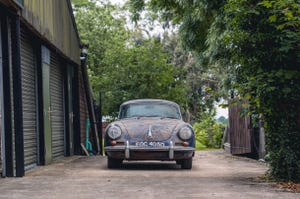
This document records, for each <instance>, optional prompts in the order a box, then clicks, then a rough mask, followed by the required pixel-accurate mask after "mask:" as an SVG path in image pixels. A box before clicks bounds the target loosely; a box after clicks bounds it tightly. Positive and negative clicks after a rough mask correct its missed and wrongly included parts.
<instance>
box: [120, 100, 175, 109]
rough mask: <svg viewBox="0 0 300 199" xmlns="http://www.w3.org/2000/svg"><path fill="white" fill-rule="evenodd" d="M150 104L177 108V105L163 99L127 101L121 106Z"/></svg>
mask: <svg viewBox="0 0 300 199" xmlns="http://www.w3.org/2000/svg"><path fill="white" fill-rule="evenodd" d="M152 102H155V103H157V102H159V103H163V104H168V105H172V106H176V107H178V108H179V105H178V104H177V103H175V102H172V101H169V100H163V99H136V100H129V101H127V102H124V103H123V104H121V106H126V105H128V104H141V103H152Z"/></svg>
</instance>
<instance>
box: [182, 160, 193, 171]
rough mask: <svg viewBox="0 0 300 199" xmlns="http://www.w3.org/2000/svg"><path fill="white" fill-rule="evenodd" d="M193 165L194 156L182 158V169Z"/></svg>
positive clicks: (190, 167)
mask: <svg viewBox="0 0 300 199" xmlns="http://www.w3.org/2000/svg"><path fill="white" fill-rule="evenodd" d="M192 167H193V159H192V158H189V159H185V160H182V162H181V169H192Z"/></svg>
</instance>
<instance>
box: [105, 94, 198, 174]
mask: <svg viewBox="0 0 300 199" xmlns="http://www.w3.org/2000/svg"><path fill="white" fill-rule="evenodd" d="M105 132H106V133H105V153H106V155H107V167H108V168H115V167H119V166H120V164H121V163H122V162H123V160H160V161H164V160H166V161H176V163H177V164H179V165H181V168H182V169H191V168H192V161H193V159H192V158H193V156H194V151H195V148H194V147H195V138H194V131H193V128H192V127H191V125H189V124H187V123H185V122H184V121H183V120H182V116H181V113H180V107H179V105H178V104H176V103H174V102H171V101H167V100H155V99H139V100H131V101H128V102H125V103H123V104H122V105H121V106H120V111H119V116H118V120H117V121H115V122H112V123H111V124H110V125H109V126H108V127H107V128H106V130H105Z"/></svg>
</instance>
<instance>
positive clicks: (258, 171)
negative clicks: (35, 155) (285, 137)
mask: <svg viewBox="0 0 300 199" xmlns="http://www.w3.org/2000/svg"><path fill="white" fill-rule="evenodd" d="M193 164H194V165H193V169H192V170H181V169H180V166H178V165H176V164H175V163H174V162H162V163H161V162H125V163H124V164H123V165H122V167H121V168H119V169H113V170H109V169H107V168H106V158H105V157H96V156H94V157H80V156H77V157H76V156H75V157H71V158H65V159H64V160H62V161H59V162H56V163H54V164H52V165H49V166H43V167H39V168H37V169H35V170H34V171H31V172H30V173H28V174H27V175H26V176H25V177H23V178H3V179H0V198H5V199H8V198H22V199H23V198H24V199H26V198H30V199H38V198H43V199H50V198H63V199H85V198H86V199H92V198H110V199H111V198H143V199H145V198H226V199H229V198H230V199H234V198H247V199H248V198H249V199H250V198H253V199H254V198H255V199H257V198H264V199H267V198H270V199H271V198H272V199H277V198H282V199H292V198H295V199H296V198H297V199H299V198H300V194H299V193H292V192H287V191H285V190H283V189H279V188H276V187H275V186H274V185H273V184H271V183H265V182H261V181H260V180H259V176H262V175H263V174H264V173H265V172H266V170H267V169H268V167H267V165H266V164H264V163H259V162H257V161H255V160H250V159H247V158H242V157H233V156H231V155H228V154H226V153H225V152H223V151H221V150H215V151H198V152H197V153H196V155H195V157H194V162H193Z"/></svg>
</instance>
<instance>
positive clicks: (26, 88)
mask: <svg viewBox="0 0 300 199" xmlns="http://www.w3.org/2000/svg"><path fill="white" fill-rule="evenodd" d="M29 35H30V34H29V33H27V32H25V30H24V29H22V30H21V68H22V104H23V125H24V126H23V128H24V129H23V130H24V159H25V163H24V164H25V170H27V169H29V168H31V167H33V166H36V165H37V124H36V121H37V116H36V115H37V114H36V111H37V107H36V64H35V63H36V59H35V56H34V49H33V46H32V45H31V40H32V39H31V38H29Z"/></svg>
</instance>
